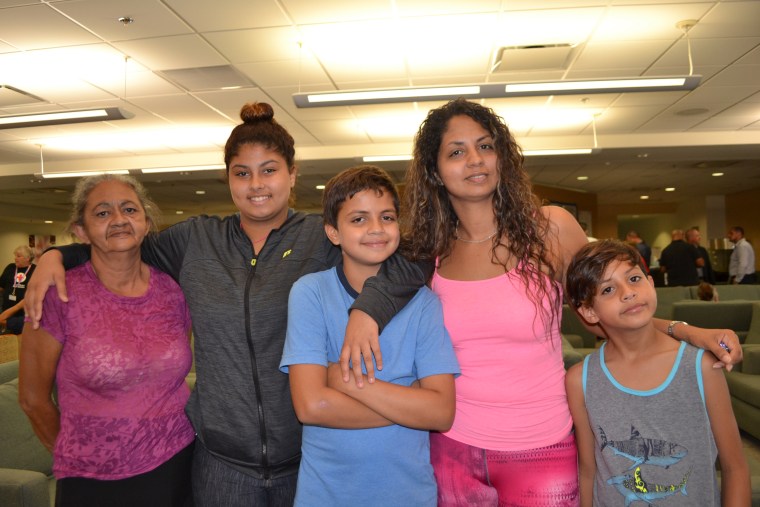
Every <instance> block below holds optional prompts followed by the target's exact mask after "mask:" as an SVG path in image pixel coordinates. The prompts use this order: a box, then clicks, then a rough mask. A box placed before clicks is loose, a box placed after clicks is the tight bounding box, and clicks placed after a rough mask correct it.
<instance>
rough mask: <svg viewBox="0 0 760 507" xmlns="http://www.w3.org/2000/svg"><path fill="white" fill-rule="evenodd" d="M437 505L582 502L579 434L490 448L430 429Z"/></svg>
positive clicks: (528, 506) (526, 506) (525, 505)
mask: <svg viewBox="0 0 760 507" xmlns="http://www.w3.org/2000/svg"><path fill="white" fill-rule="evenodd" d="M430 460H431V462H432V463H433V470H434V471H435V478H436V481H437V482H438V507H455V506H463V507H464V506H468V507H469V506H479V507H480V506H483V507H485V506H498V507H506V506H520V507H539V506H540V507H546V506H552V507H560V506H563V507H564V506H568V507H570V506H572V507H577V506H578V505H580V500H579V494H578V462H577V450H576V447H575V436H574V435H573V434H570V435H568V436H567V437H565V438H564V439H563V440H561V441H560V442H557V443H556V444H554V445H550V446H547V447H541V448H538V449H530V450H527V451H490V450H487V449H480V448H478V447H472V446H470V445H467V444H463V443H461V442H457V441H455V440H452V439H450V438H448V437H445V436H443V435H441V434H440V433H431V434H430Z"/></svg>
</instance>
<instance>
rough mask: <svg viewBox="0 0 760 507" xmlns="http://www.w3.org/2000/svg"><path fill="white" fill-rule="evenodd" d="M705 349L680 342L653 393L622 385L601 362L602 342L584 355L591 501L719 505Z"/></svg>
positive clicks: (715, 452)
mask: <svg viewBox="0 0 760 507" xmlns="http://www.w3.org/2000/svg"><path fill="white" fill-rule="evenodd" d="M702 353H703V351H702V350H700V349H696V348H694V347H692V346H690V345H688V344H686V343H685V342H684V343H682V344H681V346H680V348H679V349H678V354H677V357H676V360H675V363H674V364H673V369H672V370H671V372H670V375H668V378H667V379H666V380H665V381H664V382H663V383H662V385H660V386H659V387H657V388H655V389H651V390H649V391H636V390H633V389H629V388H627V387H625V386H623V385H621V384H620V383H618V382H617V381H616V380H615V379H614V377H613V376H612V375H611V374H610V372H609V370H607V367H606V366H605V364H604V346H602V348H601V349H600V350H598V351H596V352H594V353H593V354H591V355H589V356H588V357H586V359H585V362H584V364H583V392H584V396H585V400H586V410H587V412H588V416H589V422H590V424H591V429H592V430H593V432H594V437H595V438H596V446H595V451H594V452H595V455H596V478H595V480H594V505H598V506H605V507H606V506H614V505H625V506H628V505H632V506H634V507H635V506H636V505H652V506H661V505H662V506H675V505H690V506H699V507H705V506H710V505H716V506H719V505H720V490H719V488H718V484H717V478H716V474H715V460H716V458H717V456H718V451H717V448H716V446H715V439H714V438H713V433H712V429H711V427H710V420H709V418H708V416H707V409H706V408H705V402H704V388H703V384H702V369H701V361H702ZM636 502H643V503H640V504H636Z"/></svg>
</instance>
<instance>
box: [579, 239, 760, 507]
mask: <svg viewBox="0 0 760 507" xmlns="http://www.w3.org/2000/svg"><path fill="white" fill-rule="evenodd" d="M567 297H568V299H569V300H570V303H571V305H572V306H573V307H574V308H575V309H576V311H577V312H578V314H579V315H580V316H581V317H582V319H583V320H584V321H585V322H586V323H587V324H589V325H591V326H598V327H599V331H598V334H599V336H606V338H607V342H606V343H605V344H604V345H602V347H601V349H599V350H598V351H596V352H594V353H592V354H591V355H589V356H587V357H586V360H585V361H584V362H583V363H578V364H576V365H574V366H573V367H572V368H570V370H569V371H568V372H567V377H566V379H565V384H566V387H567V397H568V402H569V404H570V412H571V413H572V416H573V422H574V424H575V438H576V442H577V444H578V457H579V465H580V466H579V472H580V492H581V505H582V506H583V507H590V506H591V505H623V504H625V505H631V504H633V503H636V502H644V503H646V504H648V505H693V506H695V507H696V506H699V507H705V506H708V505H714V506H719V505H724V506H729V505H730V506H740V505H741V506H744V505H749V500H750V487H749V471H748V468H747V462H746V460H745V458H744V455H743V453H742V445H741V439H740V438H739V429H738V428H737V426H736V419H735V418H734V414H733V412H732V410H731V400H730V398H729V394H728V388H727V386H726V379H725V378H724V377H723V372H722V371H721V370H719V369H715V368H713V363H714V362H715V358H714V357H713V356H712V355H711V354H709V353H708V354H704V353H703V352H704V351H702V350H701V349H695V348H694V347H692V346H690V345H687V344H686V343H685V342H679V341H678V340H675V339H673V327H675V326H686V325H687V324H686V323H685V322H680V321H673V322H671V323H670V326H669V327H668V332H667V334H666V333H663V332H661V331H658V330H657V329H655V327H654V324H653V323H652V317H653V315H654V312H655V310H656V309H657V293H656V291H655V289H654V284H653V282H652V278H651V277H649V276H647V274H646V273H645V272H644V270H643V269H642V263H641V257H640V255H639V253H638V252H637V251H636V249H635V248H633V247H632V246H630V245H627V244H625V243H622V242H620V241H617V240H604V241H597V242H593V243H589V244H588V245H586V246H584V247H583V248H581V250H580V251H579V252H578V253H577V254H576V255H575V257H574V258H573V260H572V262H571V263H570V265H569V266H568V268H567ZM668 335H670V336H668ZM716 456H717V457H718V458H719V460H720V468H721V479H722V480H721V488H720V489H719V488H718V484H717V480H716V474H715V461H716Z"/></svg>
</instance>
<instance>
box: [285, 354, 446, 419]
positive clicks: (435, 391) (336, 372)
mask: <svg viewBox="0 0 760 507" xmlns="http://www.w3.org/2000/svg"><path fill="white" fill-rule="evenodd" d="M289 373H290V391H291V396H292V398H293V406H294V407H295V411H296V415H297V416H298V419H299V420H300V421H301V422H302V423H304V424H310V425H316V426H326V427H330V428H343V429H361V428H378V427H382V426H389V425H391V424H399V425H402V426H407V427H409V428H416V429H422V430H437V431H446V430H448V429H449V428H450V427H451V424H452V422H453V421H454V377H453V375H450V374H445V375H431V376H429V377H425V378H422V379H420V380H419V386H415V385H412V386H402V385H398V384H393V383H390V382H384V381H381V380H376V381H375V382H374V383H372V384H369V383H366V384H365V386H364V388H358V387H357V386H356V383H355V382H349V383H345V382H343V378H342V373H341V371H340V367H339V366H338V364H331V365H330V366H329V367H327V368H326V367H324V366H321V365H316V364H295V365H291V366H290V367H289ZM352 375H353V372H352ZM365 380H366V379H365Z"/></svg>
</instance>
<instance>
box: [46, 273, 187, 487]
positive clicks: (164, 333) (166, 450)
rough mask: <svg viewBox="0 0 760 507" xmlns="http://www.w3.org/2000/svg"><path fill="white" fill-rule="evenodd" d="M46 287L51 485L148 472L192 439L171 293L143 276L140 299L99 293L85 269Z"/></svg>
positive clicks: (179, 306)
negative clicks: (55, 411)
mask: <svg viewBox="0 0 760 507" xmlns="http://www.w3.org/2000/svg"><path fill="white" fill-rule="evenodd" d="M66 288H67V291H68V296H69V302H68V303H63V302H61V300H60V299H59V298H58V295H57V293H56V291H55V289H54V288H51V289H50V290H48V292H47V294H46V296H45V303H44V312H43V318H42V321H41V326H42V328H43V329H45V330H46V331H47V332H48V333H50V334H51V335H52V336H53V337H54V338H55V339H56V340H58V341H60V342H61V343H62V344H63V350H62V351H61V357H60V360H59V362H58V369H57V372H56V382H57V386H58V403H59V407H60V411H61V431H60V433H59V434H58V438H57V440H56V443H55V449H54V452H53V458H54V459H53V473H54V475H55V477H56V478H58V479H61V478H64V477H88V478H94V479H103V480H114V479H123V478H126V477H132V476H134V475H137V474H141V473H145V472H148V471H150V470H153V469H154V468H156V467H157V466H159V465H161V464H162V463H164V462H165V461H167V460H168V459H169V458H171V457H172V456H174V455H175V454H176V453H177V452H178V451H180V450H182V449H183V448H184V447H186V446H187V445H189V444H190V443H191V442H192V441H193V439H194V432H193V429H192V426H191V425H190V421H189V420H188V419H187V416H186V415H185V412H184V408H185V403H186V402H187V399H188V397H189V396H190V390H189V388H188V387H187V384H186V383H185V376H186V375H187V373H188V372H189V371H190V366H191V364H192V356H191V352H190V343H189V338H188V333H189V330H190V315H189V312H188V309H187V305H186V304H185V298H184V296H183V295H182V291H181V290H180V288H179V286H178V285H177V284H176V283H175V282H174V280H172V279H171V278H170V277H169V276H168V275H166V274H164V273H162V272H160V271H158V270H155V269H153V268H151V269H150V284H149V287H148V290H147V292H146V293H145V294H144V295H142V296H139V297H125V296H118V295H116V294H113V293H112V292H110V291H108V290H107V289H106V288H105V287H104V286H103V285H102V284H101V283H100V281H99V280H98V278H97V277H96V276H95V273H94V271H93V269H92V266H91V264H90V263H89V262H88V263H87V264H84V265H82V266H79V267H77V268H75V269H72V270H70V271H68V272H67V274H66Z"/></svg>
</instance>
